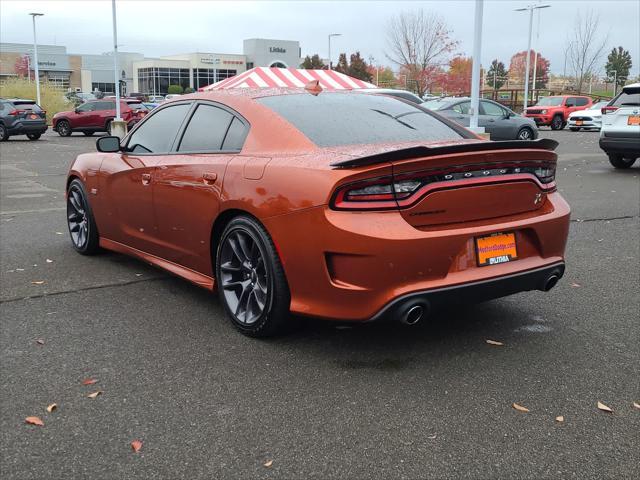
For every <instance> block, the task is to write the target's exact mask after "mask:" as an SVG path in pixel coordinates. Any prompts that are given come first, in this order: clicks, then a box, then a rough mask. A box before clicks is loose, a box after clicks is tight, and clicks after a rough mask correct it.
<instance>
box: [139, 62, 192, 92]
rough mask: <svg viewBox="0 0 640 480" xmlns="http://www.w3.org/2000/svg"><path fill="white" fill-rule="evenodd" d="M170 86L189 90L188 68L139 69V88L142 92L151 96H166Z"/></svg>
mask: <svg viewBox="0 0 640 480" xmlns="http://www.w3.org/2000/svg"><path fill="white" fill-rule="evenodd" d="M169 85H180V86H181V87H182V88H189V69H188V68H164V67H163V68H158V67H148V68H139V69H138V88H139V90H140V92H142V93H146V94H151V95H158V94H159V95H166V94H167V93H169Z"/></svg>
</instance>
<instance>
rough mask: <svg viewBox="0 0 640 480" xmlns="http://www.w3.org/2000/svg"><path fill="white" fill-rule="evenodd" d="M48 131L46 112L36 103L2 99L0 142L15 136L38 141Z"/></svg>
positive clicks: (16, 99) (0, 106)
mask: <svg viewBox="0 0 640 480" xmlns="http://www.w3.org/2000/svg"><path fill="white" fill-rule="evenodd" d="M46 131H47V116H46V112H45V111H44V110H42V108H40V106H39V105H38V104H37V103H36V102H34V101H33V100H25V99H20V98H1V99H0V141H2V142H4V141H5V140H8V139H9V137H11V136H14V135H26V136H27V137H28V138H29V140H38V139H39V138H40V135H42V134H43V133H44V132H46Z"/></svg>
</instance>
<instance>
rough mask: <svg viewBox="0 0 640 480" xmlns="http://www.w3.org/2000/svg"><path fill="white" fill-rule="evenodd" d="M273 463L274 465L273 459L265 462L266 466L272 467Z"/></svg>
mask: <svg viewBox="0 0 640 480" xmlns="http://www.w3.org/2000/svg"><path fill="white" fill-rule="evenodd" d="M271 465H273V460H269V461H268V462H265V463H264V466H265V467H270V466H271Z"/></svg>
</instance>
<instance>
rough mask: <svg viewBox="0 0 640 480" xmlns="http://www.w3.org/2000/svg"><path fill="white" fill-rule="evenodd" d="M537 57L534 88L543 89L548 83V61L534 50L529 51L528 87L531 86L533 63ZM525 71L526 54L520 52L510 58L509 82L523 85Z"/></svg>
mask: <svg viewBox="0 0 640 480" xmlns="http://www.w3.org/2000/svg"><path fill="white" fill-rule="evenodd" d="M536 54H537V55H538V64H537V67H536V88H545V87H546V85H547V82H548V81H549V65H550V63H549V60H547V59H546V58H544V57H543V56H542V55H540V52H535V51H534V50H530V51H529V62H530V64H529V85H530V86H532V85H533V63H534V62H535V61H536ZM526 70H527V52H526V51H522V52H518V53H516V54H515V55H514V56H513V57H511V62H510V64H509V80H513V81H516V82H520V83H522V84H524V83H525V82H524V76H525V72H526Z"/></svg>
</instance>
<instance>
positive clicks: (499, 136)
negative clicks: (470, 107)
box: [478, 100, 517, 140]
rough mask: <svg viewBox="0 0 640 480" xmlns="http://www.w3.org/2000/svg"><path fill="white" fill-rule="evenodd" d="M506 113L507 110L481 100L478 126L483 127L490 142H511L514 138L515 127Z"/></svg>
mask: <svg viewBox="0 0 640 480" xmlns="http://www.w3.org/2000/svg"><path fill="white" fill-rule="evenodd" d="M507 113H508V112H507V110H505V109H504V108H502V107H501V106H500V105H498V104H497V103H493V102H490V101H488V100H481V101H480V115H478V125H479V126H480V127H484V129H485V131H486V132H488V133H489V134H490V135H491V139H492V140H513V139H515V138H516V134H517V131H516V130H517V126H516V125H515V122H514V121H513V119H512V118H511V117H510V116H509V115H507Z"/></svg>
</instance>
